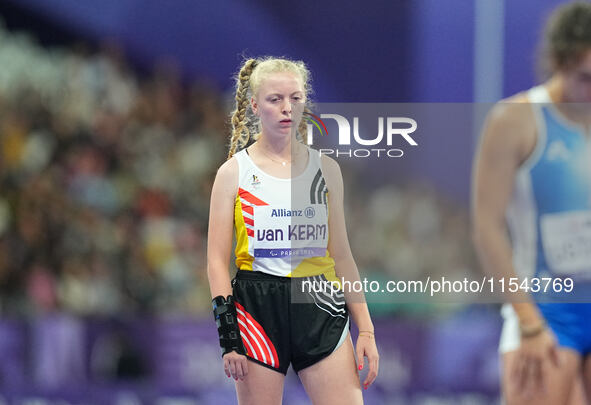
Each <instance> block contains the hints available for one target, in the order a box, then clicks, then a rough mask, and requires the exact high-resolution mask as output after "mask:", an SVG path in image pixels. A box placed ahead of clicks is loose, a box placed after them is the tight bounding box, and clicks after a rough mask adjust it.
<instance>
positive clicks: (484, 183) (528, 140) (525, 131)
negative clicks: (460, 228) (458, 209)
mask: <svg viewBox="0 0 591 405" xmlns="http://www.w3.org/2000/svg"><path fill="white" fill-rule="evenodd" d="M535 131H536V129H535V121H534V116H533V113H532V109H531V106H530V105H528V104H525V103H515V102H512V103H507V102H503V103H499V104H497V105H496V106H495V107H494V108H493V110H492V111H491V113H490V114H489V116H488V119H487V122H486V124H485V127H484V131H483V134H482V137H481V141H480V146H479V151H478V155H477V158H476V161H475V167H474V172H473V179H472V180H473V185H472V231H473V238H474V243H475V246H476V249H477V252H478V256H479V258H480V262H481V264H482V266H483V268H484V270H485V272H486V273H488V274H489V275H491V276H493V277H495V278H499V277H505V279H507V278H510V277H516V272H515V269H514V267H513V251H512V247H511V242H510V239H509V234H508V229H507V225H506V216H505V215H506V210H507V207H508V204H509V201H510V199H511V196H512V193H513V185H514V182H515V177H516V175H517V172H518V170H519V167H520V166H521V165H522V164H523V162H524V160H526V159H527V157H528V156H529V155H530V154H531V153H532V150H533V148H534V145H535V137H536V134H535ZM496 283H497V281H496V280H495V285H498V284H496ZM508 300H509V301H511V304H512V305H513V308H514V309H515V312H516V313H517V316H518V318H519V322H520V325H521V327H522V328H523V329H522V330H528V329H529V330H534V329H537V328H540V325H543V322H544V320H543V318H542V315H541V314H540V312H539V310H538V308H537V306H536V305H535V304H534V303H533V300H532V299H531V297H530V295H529V294H526V293H524V294H514V295H512V296H510V297H509V299H508ZM519 352H520V354H521V355H522V357H521V358H522V359H523V360H524V361H520V362H518V363H516V364H518V367H519V369H518V370H517V369H516V370H513V373H514V376H515V377H516V378H515V379H514V380H515V381H516V382H517V384H518V385H519V386H520V388H521V389H523V390H525V391H528V390H529V389H530V387H532V386H535V385H537V384H540V385H542V384H543V383H542V382H541V378H540V379H539V380H536V381H533V382H532V380H531V379H530V378H531V376H532V373H531V370H533V368H532V366H531V364H535V365H534V366H533V367H539V366H540V365H541V364H542V362H543V360H544V359H547V358H548V357H546V356H547V355H548V354H549V353H550V354H555V353H556V352H555V344H554V341H553V338H552V335H551V334H550V333H549V332H548V331H547V330H545V331H543V332H541V333H539V334H538V333H536V336H535V337H529V338H522V340H521V346H520V348H519ZM555 359H556V357H555V356H554V358H553V360H555ZM554 362H555V363H556V361H554ZM528 364H529V365H528ZM536 376H541V373H540V374H536Z"/></svg>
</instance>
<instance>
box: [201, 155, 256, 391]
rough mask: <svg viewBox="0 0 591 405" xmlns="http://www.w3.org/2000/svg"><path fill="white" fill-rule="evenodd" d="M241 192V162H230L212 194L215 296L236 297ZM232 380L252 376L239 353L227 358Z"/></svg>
mask: <svg viewBox="0 0 591 405" xmlns="http://www.w3.org/2000/svg"><path fill="white" fill-rule="evenodd" d="M237 192H238V162H237V161H236V159H235V158H232V159H229V160H228V161H226V162H225V163H224V164H223V165H222V166H221V167H220V168H219V169H218V172H217V174H216V177H215V181H214V183H213V188H212V190H211V201H210V206H209V228H208V232H207V277H208V279H209V288H210V291H211V296H212V298H213V297H217V296H219V295H221V296H223V297H227V296H228V295H231V294H232V284H231V281H230V273H229V265H230V254H231V249H232V231H233V227H234V201H235V198H236V193H237ZM223 361H224V371H225V373H226V375H227V376H228V377H230V376H232V377H233V378H234V379H235V380H238V379H240V380H243V379H244V377H245V376H246V375H247V373H248V365H247V361H246V356H243V355H240V354H238V353H236V352H235V351H233V352H231V353H228V354H226V355H224V358H223Z"/></svg>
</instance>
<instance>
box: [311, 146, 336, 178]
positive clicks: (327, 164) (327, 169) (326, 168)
mask: <svg viewBox="0 0 591 405" xmlns="http://www.w3.org/2000/svg"><path fill="white" fill-rule="evenodd" d="M313 152H314V153H319V154H320V164H321V166H322V172H323V174H324V175H334V174H340V173H341V168H340V166H339V164H338V162H337V161H336V160H335V159H333V158H331V157H330V156H328V155H325V154H324V153H320V152H318V151H313Z"/></svg>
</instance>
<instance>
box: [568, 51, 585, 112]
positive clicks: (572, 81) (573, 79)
mask: <svg viewBox="0 0 591 405" xmlns="http://www.w3.org/2000/svg"><path fill="white" fill-rule="evenodd" d="M563 76H564V91H565V93H564V95H565V101H567V102H569V103H591V49H590V50H588V51H587V52H586V53H585V54H584V55H583V57H582V58H581V61H580V62H579V63H577V64H576V65H574V66H573V67H571V68H570V69H567V70H565V71H564V72H563Z"/></svg>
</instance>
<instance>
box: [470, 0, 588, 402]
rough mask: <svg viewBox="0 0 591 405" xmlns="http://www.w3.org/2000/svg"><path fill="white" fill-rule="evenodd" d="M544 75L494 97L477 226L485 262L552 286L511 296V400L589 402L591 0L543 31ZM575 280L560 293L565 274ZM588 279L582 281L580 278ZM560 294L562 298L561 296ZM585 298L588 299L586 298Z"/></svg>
mask: <svg viewBox="0 0 591 405" xmlns="http://www.w3.org/2000/svg"><path fill="white" fill-rule="evenodd" d="M546 51H547V55H546V56H547V58H548V61H549V62H550V64H549V65H550V66H549V67H550V70H551V72H552V75H551V77H550V78H549V80H548V81H546V82H545V83H543V84H542V85H541V86H538V87H535V88H533V89H531V90H529V91H527V92H523V93H519V94H517V95H515V96H513V97H510V98H509V99H507V100H504V101H503V102H500V103H498V104H497V105H495V107H494V108H493V110H492V111H491V113H490V114H489V117H488V120H487V123H486V125H485V128H484V131H483V136H482V139H481V145H480V150H479V153H478V158H477V160H476V164H475V175H474V187H473V228H474V237H475V244H476V246H477V249H478V252H479V256H480V259H481V262H482V264H483V266H484V268H485V270H486V271H487V272H488V273H489V274H492V275H494V276H495V277H504V278H505V280H508V279H509V278H511V277H518V278H519V280H520V282H519V284H521V282H522V280H526V283H527V284H529V285H530V288H531V285H532V283H534V284H535V281H533V280H534V279H538V280H541V279H543V278H549V279H552V280H557V281H558V283H554V284H551V285H550V291H557V290H558V289H559V288H554V287H555V286H558V285H559V284H560V285H561V286H562V287H563V291H562V292H561V294H559V295H560V296H559V297H557V295H556V294H546V295H539V294H538V295H535V296H533V295H531V294H530V293H527V294H521V295H517V294H516V295H513V296H511V297H509V299H508V301H509V302H508V303H507V304H505V305H504V306H503V311H502V313H503V317H504V319H505V323H504V326H503V332H502V335H501V344H500V352H501V354H502V360H503V367H502V370H503V377H502V388H503V396H504V398H505V400H506V403H507V404H525V403H528V404H529V403H532V404H533V403H535V404H585V403H589V402H587V401H591V360H590V356H589V354H590V353H591V303H588V302H591V299H590V298H591V295H589V294H586V292H585V290H584V286H585V285H588V283H589V280H590V279H591V3H589V2H577V3H570V4H567V5H565V6H562V7H561V8H560V9H558V10H557V11H556V12H555V13H554V14H553V16H552V17H551V19H550V21H549V23H548V26H547V29H546ZM570 279H572V280H573V282H574V283H575V284H578V285H577V286H578V287H579V289H578V291H579V294H576V295H575V292H576V291H577V289H576V288H575V291H573V293H572V294H571V295H569V294H568V293H565V289H564V287H568V284H570V283H569V282H567V281H568V280H570ZM586 283H587V284H586ZM558 298H559V299H560V300H561V302H560V303H558V302H557V300H558ZM584 301H587V303H586V302H584Z"/></svg>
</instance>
